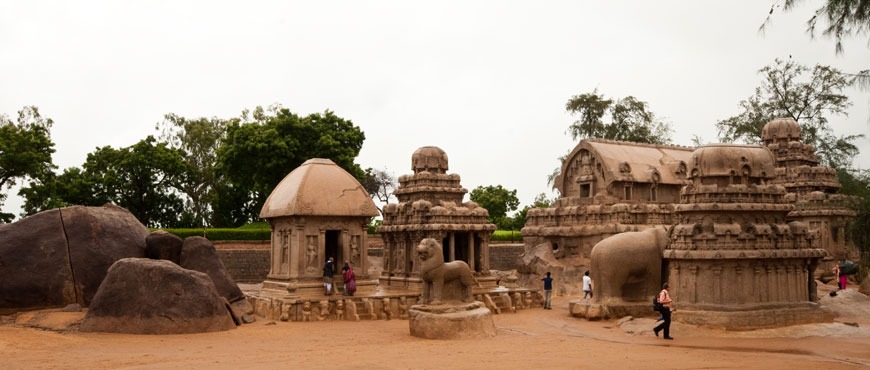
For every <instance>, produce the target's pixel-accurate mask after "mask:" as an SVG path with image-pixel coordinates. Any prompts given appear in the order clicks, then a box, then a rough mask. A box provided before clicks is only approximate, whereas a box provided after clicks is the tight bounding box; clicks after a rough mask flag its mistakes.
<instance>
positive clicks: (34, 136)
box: [0, 106, 55, 222]
mask: <svg viewBox="0 0 870 370" xmlns="http://www.w3.org/2000/svg"><path fill="white" fill-rule="evenodd" d="M52 124H53V121H52V120H51V119H50V118H44V117H42V115H40V114H39V109H38V108H37V107H35V106H27V107H24V108H23V109H21V110H20V111H18V120H17V122H12V121H11V120H10V119H9V118H8V117H7V116H6V115H0V207H2V206H3V203H4V201H5V200H6V197H7V194H6V193H5V191H4V189H5V190H8V189H9V188H10V187H12V186H13V185H15V184H16V182H17V181H19V180H22V179H25V178H31V179H33V178H38V177H42V176H45V175H46V174H47V173H51V171H52V169H54V168H55V166H54V164H53V163H52V161H51V153H54V151H55V150H54V142H53V141H52V140H51V133H50V130H51V126H52ZM13 218H14V215H13V214H11V213H3V212H0V222H9V221H12V219H13Z"/></svg>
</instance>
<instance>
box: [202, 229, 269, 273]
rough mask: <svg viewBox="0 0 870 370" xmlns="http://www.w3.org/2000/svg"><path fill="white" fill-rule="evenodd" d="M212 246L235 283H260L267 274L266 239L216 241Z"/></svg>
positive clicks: (267, 244) (267, 251)
mask: <svg viewBox="0 0 870 370" xmlns="http://www.w3.org/2000/svg"><path fill="white" fill-rule="evenodd" d="M214 247H215V249H216V250H217V253H218V256H220V259H221V262H223V263H224V266H225V267H226V268H227V271H228V272H229V274H230V276H232V278H233V280H235V282H236V283H260V282H262V281H263V280H265V279H266V275H268V274H269V251H270V245H269V241H268V240H259V241H258V240H254V241H216V242H214Z"/></svg>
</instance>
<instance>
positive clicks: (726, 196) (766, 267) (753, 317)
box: [664, 144, 832, 330]
mask: <svg viewBox="0 0 870 370" xmlns="http://www.w3.org/2000/svg"><path fill="white" fill-rule="evenodd" d="M775 163H776V162H775V161H774V157H773V154H772V153H771V152H770V151H769V150H768V149H766V148H764V147H760V146H748V145H728V144H716V145H707V146H703V147H700V148H698V149H697V150H695V151H694V152H693V153H692V159H691V162H690V167H689V174H688V179H689V180H690V183H689V184H688V185H687V186H686V187H685V188H683V190H682V192H681V194H680V204H679V205H677V206H676V210H675V211H676V214H677V216H678V217H679V222H678V223H677V225H675V226H674V228H673V230H672V231H671V243H670V245H669V246H668V247H667V248H666V249H665V251H664V259H665V265H664V266H666V271H667V279H666V281H667V282H668V283H669V284H670V285H671V297H672V298H673V299H674V305H675V307H676V308H677V309H678V312H679V314H678V315H675V316H674V319H675V320H676V321H680V322H685V323H690V324H698V325H705V326H713V327H722V328H727V329H732V330H733V329H738V330H739V329H753V328H760V327H768V326H784V325H795V324H803V323H811V322H823V321H830V320H831V319H832V317H831V315H830V313H827V312H826V311H823V310H822V309H821V308H820V307H819V305H818V303H816V284H815V279H814V277H813V273H814V270H815V269H816V267H817V265H818V262H819V260H820V259H821V258H822V257H824V256H825V254H826V253H825V251H824V250H823V249H817V248H815V247H814V246H813V242H814V241H813V239H812V233H810V232H809V229H808V227H807V225H806V224H805V223H803V222H798V221H792V222H788V220H787V219H786V216H787V215H788V214H789V212H791V211H792V209H793V208H794V207H793V205H792V204H791V203H790V202H789V201H788V200H787V199H786V189H785V188H784V187H783V186H782V185H778V184H775V183H773V182H774V180H775V179H776V171H775V169H774V164H775Z"/></svg>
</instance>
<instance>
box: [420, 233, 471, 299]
mask: <svg viewBox="0 0 870 370" xmlns="http://www.w3.org/2000/svg"><path fill="white" fill-rule="evenodd" d="M416 249H417V256H419V257H420V263H421V265H420V277H421V278H422V279H423V293H422V294H421V295H420V299H421V300H422V303H423V304H433V305H437V304H441V303H442V302H441V299H442V297H443V291H442V290H443V288H444V284H445V283H450V282H452V281H454V280H456V281H458V282H459V283H460V284H461V285H462V291H461V292H460V297H461V299H462V301H463V302H471V301H472V294H471V286H472V284H474V283H476V281H475V279H474V276H473V275H472V274H471V269H470V268H469V267H468V264H467V263H465V261H452V262H449V263H444V254H443V253H442V251H441V244H440V243H438V241H436V240H435V239H432V238H426V239H423V240H422V241H420V245H418V246H417V248H416Z"/></svg>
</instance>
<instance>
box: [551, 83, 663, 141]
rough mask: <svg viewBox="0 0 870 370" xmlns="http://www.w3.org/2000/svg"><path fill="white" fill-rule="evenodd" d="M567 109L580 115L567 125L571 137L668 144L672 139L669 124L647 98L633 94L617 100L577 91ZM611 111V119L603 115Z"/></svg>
mask: <svg viewBox="0 0 870 370" xmlns="http://www.w3.org/2000/svg"><path fill="white" fill-rule="evenodd" d="M565 110H567V111H568V112H570V113H571V114H573V115H577V116H578V119H577V120H576V121H574V123H572V124H571V126H568V132H569V133H570V134H571V138H573V139H574V140H577V139H586V138H598V139H611V140H625V141H634V142H640V143H656V144H665V143H667V142H669V141H670V140H671V131H672V130H671V128H670V125H669V124H667V123H665V122H663V121H660V120H658V119H656V117H655V114H653V113H652V112H650V111H649V107H648V106H647V103H646V102H643V101H640V100H638V99H637V98H635V97H633V96H627V97H625V98H622V99H618V100H616V101H614V100H613V99H607V98H605V97H604V95H602V94H599V93H598V90H595V91H593V92H591V93H585V94H580V95H574V96H572V97H571V99H569V100H568V102H567V103H566V104H565ZM608 113H610V121H609V122H606V121H605V120H604V116H605V115H606V114H608Z"/></svg>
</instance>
